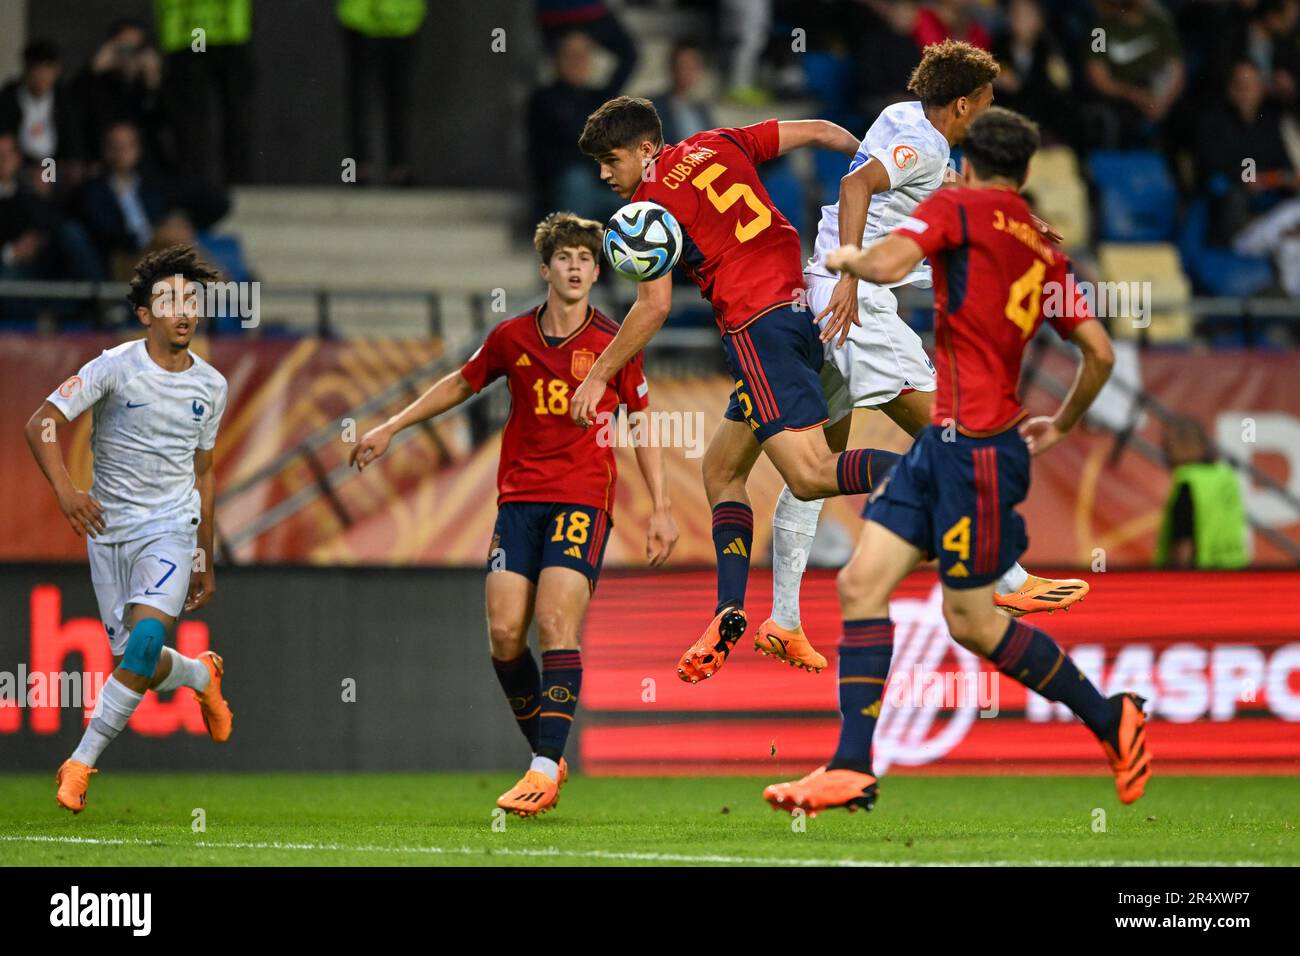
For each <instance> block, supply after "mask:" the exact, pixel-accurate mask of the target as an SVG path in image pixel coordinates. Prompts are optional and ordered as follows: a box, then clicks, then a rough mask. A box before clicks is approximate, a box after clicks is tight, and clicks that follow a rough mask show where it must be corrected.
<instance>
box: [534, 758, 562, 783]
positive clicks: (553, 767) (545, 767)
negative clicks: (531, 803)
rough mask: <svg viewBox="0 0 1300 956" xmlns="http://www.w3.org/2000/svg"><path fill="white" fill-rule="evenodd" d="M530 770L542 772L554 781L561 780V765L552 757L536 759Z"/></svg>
mask: <svg viewBox="0 0 1300 956" xmlns="http://www.w3.org/2000/svg"><path fill="white" fill-rule="evenodd" d="M528 769H529V770H540V771H541V772H542V773H544V774H546V776H548V777H550V778H551V779H552V780H559V779H560V765H559V764H558V763H556V762H555V761H554V760H552V759H551V758H550V757H534V758H533V762H532V764H531V765H530V766H529V767H528Z"/></svg>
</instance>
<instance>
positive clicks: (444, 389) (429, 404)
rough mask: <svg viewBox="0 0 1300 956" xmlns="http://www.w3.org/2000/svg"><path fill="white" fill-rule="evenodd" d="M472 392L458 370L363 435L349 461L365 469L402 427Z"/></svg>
mask: <svg viewBox="0 0 1300 956" xmlns="http://www.w3.org/2000/svg"><path fill="white" fill-rule="evenodd" d="M473 394H474V388H473V387H472V386H471V385H470V384H469V382H467V381H466V380H465V376H464V375H462V374H461V373H460V371H459V370H457V371H455V372H452V373H451V374H450V375H446V376H444V377H443V378H441V379H439V380H438V381H437V383H436V384H434V385H433V386H431V387H430V388H429V389H428V391H426V392H425V393H424V394H423V395H421V396H420V397H419V398H417V399H416V400H415V401H413V402H411V404H410V405H407V406H406V407H405V408H404V409H402V410H401V411H400V412H398V413H397V414H396V415H394V416H393V417H392V418H390V419H389V420H388V421H386V422H384V423H383V424H382V425H377V426H376V427H374V428H372V429H370V431H368V432H366V433H365V434H364V435H362V436H361V440H360V441H359V442H357V444H356V447H354V448H353V449H352V454H351V456H350V457H349V458H348V463H349V464H352V465H356V466H357V470H358V471H364V470H365V467H366V466H367V465H369V464H370V463H371V462H373V461H374V460H375V459H376V458H378V457H379V456H380V455H382V454H383V453H384V452H386V451H387V450H388V445H389V443H390V442H391V441H392V440H393V436H394V435H396V434H397V433H398V432H400V431H401V430H402V429H403V428H406V427H407V426H408V425H414V424H416V423H418V422H422V421H425V420H426V419H430V418H436V417H437V416H439V415H441V414H442V413H443V412H445V411H447V410H448V409H451V408H455V407H456V406H457V405H459V404H460V403H461V402H463V401H465V400H466V399H468V398H469V397H470V396H471V395H473Z"/></svg>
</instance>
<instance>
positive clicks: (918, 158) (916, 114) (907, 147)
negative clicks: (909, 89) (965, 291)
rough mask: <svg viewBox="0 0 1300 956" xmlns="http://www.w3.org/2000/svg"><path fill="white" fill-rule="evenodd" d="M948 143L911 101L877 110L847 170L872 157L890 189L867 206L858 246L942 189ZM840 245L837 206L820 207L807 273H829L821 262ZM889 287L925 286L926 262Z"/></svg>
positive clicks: (883, 232) (894, 225)
mask: <svg viewBox="0 0 1300 956" xmlns="http://www.w3.org/2000/svg"><path fill="white" fill-rule="evenodd" d="M949 154H950V149H949V147H948V140H947V138H945V137H944V135H943V134H942V133H940V132H939V131H938V130H937V129H935V127H934V124H933V123H931V122H930V121H929V119H927V118H926V115H925V110H924V109H923V108H922V107H921V104H920V103H919V102H918V101H916V100H907V101H905V102H902V103H894V104H893V105H891V106H887V107H885V109H883V110H881V112H880V115H879V116H878V117H876V121H875V122H874V123H872V124H871V129H869V130H867V135H866V136H864V137H863V138H862V143H861V144H860V145H859V146H858V151H857V153H856V154H855V155H854V157H853V161H852V162H851V163H850V164H849V168H848V172H853V170H855V169H857V168H858V167H859V166H861V165H862V164H864V163H865V162H867V160H869V159H874V160H876V161H877V162H878V163H880V165H881V166H883V167H884V169H885V172H886V173H887V174H888V175H889V186H890V188H889V191H888V192H883V193H876V194H875V195H874V196H872V197H871V204H870V205H869V206H868V208H867V227H866V229H864V230H863V233H862V242H861V245H864V246H865V245H866V244H867V243H869V242H871V241H872V240H874V239H879V238H880V237H881V236H884V235H887V234H888V233H889V232H891V231H892V230H894V229H895V228H897V227H898V226H899V225H901V224H902V222H903V221H904V220H905V219H907V218H908V217H909V216H911V215H912V212H913V211H914V210H915V209H916V207H917V206H919V205H920V204H921V203H922V202H923V201H924V200H925V199H927V198H929V196H930V194H931V193H933V192H934V191H935V190H936V189H938V188H939V187H940V186H942V185H943V176H944V171H945V170H946V169H947V168H948V159H949ZM840 245H841V242H840V206H839V203H834V204H833V205H829V206H822V218H821V222H819V223H818V225H817V246H816V249H815V250H814V252H813V258H812V261H811V262H810V263H809V265H808V268H809V271H810V272H812V273H814V274H821V275H830V273H828V272H827V271H826V267H825V265H823V263H824V262H825V261H826V256H827V254H828V253H830V252H831V251H833V250H835V249H838V248H839V247H840ZM890 285H891V286H899V285H919V286H922V287H926V286H929V285H930V264H929V263H928V262H926V261H925V260H922V261H921V262H920V264H918V265H917V267H916V268H915V269H913V270H912V271H911V272H910V273H908V274H907V275H906V276H905V277H904V278H902V279H900V280H899V281H898V282H893V283H890Z"/></svg>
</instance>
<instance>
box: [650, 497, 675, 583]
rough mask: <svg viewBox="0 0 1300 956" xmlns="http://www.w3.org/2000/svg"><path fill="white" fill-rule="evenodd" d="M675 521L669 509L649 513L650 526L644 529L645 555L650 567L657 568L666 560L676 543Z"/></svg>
mask: <svg viewBox="0 0 1300 956" xmlns="http://www.w3.org/2000/svg"><path fill="white" fill-rule="evenodd" d="M677 537H678V531H677V522H675V521H673V515H672V512H671V511H668V510H667V509H665V510H662V511H656V512H654V513H652V514H651V515H650V526H649V528H647V529H646V536H645V556H646V560H647V561H649V562H650V566H651V567H652V568H657V567H659V565H661V564H663V563H664V562H665V561H667V560H668V555H670V554H672V553H673V546H674V545H676V544H677Z"/></svg>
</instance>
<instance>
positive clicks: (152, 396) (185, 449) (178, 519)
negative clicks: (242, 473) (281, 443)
mask: <svg viewBox="0 0 1300 956" xmlns="http://www.w3.org/2000/svg"><path fill="white" fill-rule="evenodd" d="M190 355H191V358H193V360H194V361H193V364H192V365H190V367H189V368H187V369H186V370H185V371H183V372H169V371H167V370H166V369H164V368H162V367H160V366H159V365H158V364H157V363H156V362H154V360H153V359H152V358H150V357H149V353H148V351H147V350H146V348H145V341H144V339H135V340H134V341H131V342H125V343H123V344H122V345H119V346H117V347H116V348H111V349H105V350H104V351H103V352H102V353H100V354H99V355H97V356H96V357H95V358H93V359H91V360H90V361H89V362H87V363H86V364H85V365H83V366H82V367H81V371H79V372H78V373H77V374H76V375H74V376H72V377H71V378H69V379H68V380H67V381H66V382H64V383H63V384H62V385H60V386H59V387H58V388H57V389H55V390H54V392H53V393H52V394H51V395H50V397H49V402H50V404H51V405H53V406H54V407H55V408H57V409H58V410H59V411H61V412H62V413H63V414H64V416H66V417H67V419H68V420H69V421H72V420H73V419H75V418H76V417H77V416H78V415H80V414H81V413H82V412H84V411H86V410H87V409H94V429H93V431H92V433H91V439H90V445H91V450H92V451H93V452H94V456H95V458H94V464H93V465H92V469H91V470H92V473H93V475H94V479H93V482H92V484H91V487H90V494H91V496H92V497H94V498H95V500H96V501H98V502H99V503H100V504H101V505H103V506H104V523H105V526H106V530H105V531H104V533H102V534H100V535H98V536H97V537H96V540H97V541H99V542H100V543H101V544H116V543H120V542H123V541H132V540H135V539H136V538H141V537H145V536H147V535H151V534H155V533H161V532H165V531H181V532H183V531H188V532H190V533H193V532H194V531H195V530H196V529H197V528H198V523H199V518H200V515H199V492H198V489H197V488H196V487H195V485H194V453H195V452H196V451H198V450H199V449H203V450H207V449H209V448H212V447H213V445H215V444H216V441H217V427H218V426H219V425H220V423H221V416H222V413H223V412H225V410H226V395H227V386H226V379H225V377H224V376H223V375H222V374H221V373H220V372H218V371H217V370H216V369H215V368H213V367H212V366H211V365H209V364H208V363H207V362H205V361H204V360H203V359H201V358H199V357H198V356H197V355H194V354H193V353H192V352H191V353H190Z"/></svg>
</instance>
